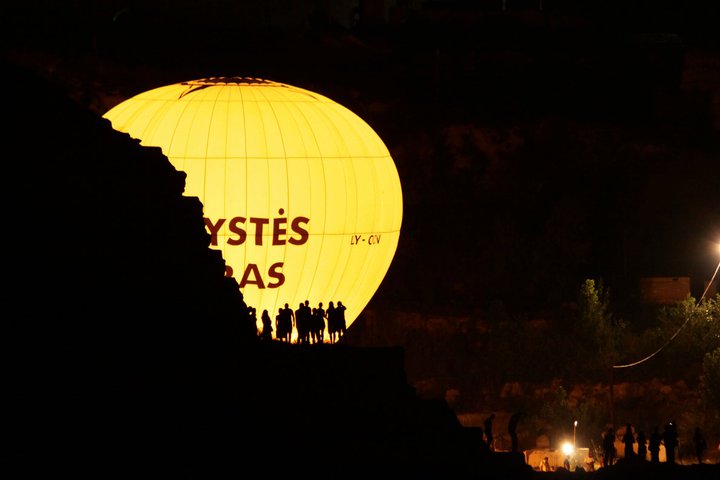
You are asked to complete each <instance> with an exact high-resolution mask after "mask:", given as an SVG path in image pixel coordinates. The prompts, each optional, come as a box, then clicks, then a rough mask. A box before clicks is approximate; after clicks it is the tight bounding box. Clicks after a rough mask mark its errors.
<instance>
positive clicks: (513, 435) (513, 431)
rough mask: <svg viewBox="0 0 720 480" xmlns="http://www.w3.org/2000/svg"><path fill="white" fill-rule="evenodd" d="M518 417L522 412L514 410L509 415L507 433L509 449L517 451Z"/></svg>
mask: <svg viewBox="0 0 720 480" xmlns="http://www.w3.org/2000/svg"><path fill="white" fill-rule="evenodd" d="M520 417H522V412H515V413H513V414H512V416H511V417H510V420H508V433H509V434H510V442H511V447H510V448H511V451H513V452H517V451H518V436H517V426H518V422H520Z"/></svg>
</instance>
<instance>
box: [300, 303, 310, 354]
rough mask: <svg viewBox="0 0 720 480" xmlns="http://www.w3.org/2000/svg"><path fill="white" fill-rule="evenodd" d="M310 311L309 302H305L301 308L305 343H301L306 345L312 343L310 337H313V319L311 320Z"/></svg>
mask: <svg viewBox="0 0 720 480" xmlns="http://www.w3.org/2000/svg"><path fill="white" fill-rule="evenodd" d="M312 313H313V312H312V309H311V308H310V301H309V300H305V303H304V304H303V306H302V316H303V319H304V322H303V323H304V324H305V341H304V342H303V343H307V344H308V345H309V344H311V343H312V339H313V338H312V336H313V318H312Z"/></svg>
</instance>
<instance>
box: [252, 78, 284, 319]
mask: <svg viewBox="0 0 720 480" xmlns="http://www.w3.org/2000/svg"><path fill="white" fill-rule="evenodd" d="M263 92H264V91H263V90H262V89H261V88H258V89H257V93H258V95H259V96H261V97H262V98H263V99H264V100H265V102H266V103H267V105H268V108H269V110H270V112H271V113H272V117H273V119H274V120H275V125H276V126H277V129H278V131H280V122H279V121H278V118H277V115H276V113H275V109H274V107H273V103H274V102H273V99H272V98H269V97H268V96H267V95H265V94H264V93H263ZM264 131H265V132H267V129H266V128H264ZM280 133H281V134H280V135H279V136H278V137H279V139H280V142H281V143H282V147H283V155H284V156H286V155H287V152H286V149H285V142H284V141H283V136H282V132H280ZM267 140H268V136H267V134H266V135H265V152H266V157H267V158H266V160H267V161H266V162H265V165H266V169H267V175H266V178H267V191H268V200H267V201H268V204H267V212H268V218H269V219H270V220H271V221H272V219H273V217H274V216H275V215H274V214H273V211H274V209H273V206H272V205H271V204H270V201H271V199H272V195H270V192H271V189H272V182H271V181H270V178H271V175H270V171H271V168H270V163H271V159H270V152H269V149H268V148H267ZM285 170H286V172H287V158H286V166H285ZM286 177H287V173H286ZM286 183H287V182H286ZM286 208H287V207H286ZM268 229H269V230H270V231H272V229H273V225H272V224H270V223H268ZM267 240H268V243H267V245H266V247H265V265H266V266H268V265H269V263H270V261H269V259H270V258H272V256H271V255H270V252H271V250H272V233H271V234H270V235H268V239H267ZM285 245H286V247H285V250H284V251H283V265H284V264H285V257H286V253H287V243H286V244H285ZM266 289H267V288H265V289H264V290H266ZM279 293H280V292H279V291H278V292H277V293H276V294H275V295H274V298H275V304H274V305H273V307H272V312H273V313H272V314H273V315H276V314H277V311H278V308H279V307H278V304H279V305H282V303H283V302H282V300H281V299H279V298H278V297H279ZM264 296H266V295H265V292H264V291H263V292H262V293H261V297H264ZM272 297H273V296H271V298H272ZM261 303H262V302H261Z"/></svg>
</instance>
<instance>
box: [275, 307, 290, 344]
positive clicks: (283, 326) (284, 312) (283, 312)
mask: <svg viewBox="0 0 720 480" xmlns="http://www.w3.org/2000/svg"><path fill="white" fill-rule="evenodd" d="M294 317H295V313H293V311H292V309H291V308H290V306H289V305H288V304H287V303H286V304H285V306H284V307H282V308H280V309H279V310H278V315H277V317H275V328H276V329H277V332H276V333H275V336H276V337H277V338H278V339H279V340H280V341H282V342H286V343H290V339H291V338H292V327H293V319H294Z"/></svg>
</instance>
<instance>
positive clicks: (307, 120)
mask: <svg viewBox="0 0 720 480" xmlns="http://www.w3.org/2000/svg"><path fill="white" fill-rule="evenodd" d="M308 106H310V107H311V108H316V109H317V110H318V111H319V110H320V109H318V108H317V103H316V102H312V103H310V102H308ZM299 113H300V115H301V116H302V117H303V118H304V119H305V122H306V123H307V125H308V126H309V127H310V128H309V129H308V130H309V132H310V133H311V135H312V138H313V141H314V142H315V145H316V147H317V151H318V158H319V159H320V165H321V167H322V172H323V178H322V182H323V185H322V187H323V189H322V191H323V196H324V200H325V201H327V192H326V191H325V187H326V184H325V164H324V157H323V152H322V149H321V148H320V142H318V139H317V136H316V135H315V129H314V128H313V124H312V122H310V121H309V119H308V118H307V117H306V116H305V115H304V113H303V111H302V110H300V111H299ZM305 161H306V162H307V164H308V166H309V159H308V158H307V156H306V158H305ZM309 171H310V173H311V175H309V179H310V183H311V184H310V185H309V186H308V189H309V191H310V202H309V208H310V212H309V215H310V217H309V218H312V217H313V215H314V212H313V211H312V207H313V201H312V195H313V190H314V189H313V188H312V181H313V175H312V170H311V169H310V170H309ZM324 204H326V203H324ZM326 223H327V211H326V212H325V213H324V214H323V225H322V228H321V229H320V231H321V232H323V234H322V235H320V246H319V248H318V261H317V262H315V268H314V270H313V274H312V277H311V278H312V280H310V282H309V285H308V289H307V294H306V297H307V298H306V300H310V294H311V293H312V291H313V288H314V285H315V282H316V280H317V272H318V268H319V266H320V263H321V259H322V251H323V244H324V243H325V235H324V234H325V225H326ZM311 230H312V229H311ZM313 237H317V235H312V234H310V235H309V237H308V241H310V240H311V239H314V238H313ZM308 250H309V249H308ZM306 260H307V253H306ZM304 265H305V262H304V263H303V268H304ZM319 301H322V299H314V302H315V304H317V302H319ZM310 304H311V305H312V304H313V303H312V302H311V303H310Z"/></svg>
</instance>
